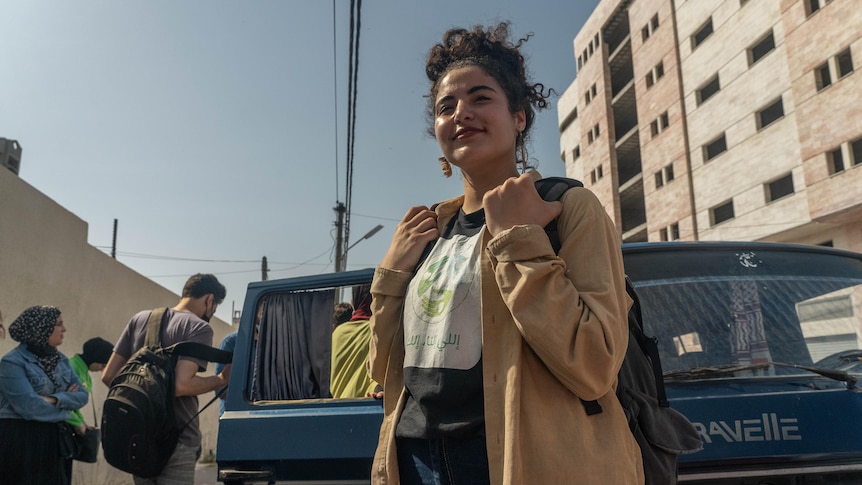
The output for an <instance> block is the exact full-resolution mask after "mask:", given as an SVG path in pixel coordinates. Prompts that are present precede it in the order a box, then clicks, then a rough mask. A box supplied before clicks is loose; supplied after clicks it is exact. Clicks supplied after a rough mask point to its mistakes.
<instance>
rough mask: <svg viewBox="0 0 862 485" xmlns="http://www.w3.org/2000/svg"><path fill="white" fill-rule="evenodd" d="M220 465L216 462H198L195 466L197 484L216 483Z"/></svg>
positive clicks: (212, 484) (207, 484)
mask: <svg viewBox="0 0 862 485" xmlns="http://www.w3.org/2000/svg"><path fill="white" fill-rule="evenodd" d="M217 479H218V467H217V466H216V464H215V463H198V464H197V467H196V468H195V485H216V483H218V481H217Z"/></svg>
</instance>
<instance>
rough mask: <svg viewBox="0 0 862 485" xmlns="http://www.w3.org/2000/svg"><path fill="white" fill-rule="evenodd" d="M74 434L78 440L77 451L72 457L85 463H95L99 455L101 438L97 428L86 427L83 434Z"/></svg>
mask: <svg viewBox="0 0 862 485" xmlns="http://www.w3.org/2000/svg"><path fill="white" fill-rule="evenodd" d="M75 436H76V437H77V440H78V453H76V454H75V455H74V456H73V457H72V458H74V459H76V460H78V461H83V462H85V463H96V460H97V459H98V457H99V441H100V439H101V433H100V432H99V428H87V431H86V432H85V433H84V434H83V435H80V434H76V435H75Z"/></svg>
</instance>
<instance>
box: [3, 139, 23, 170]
mask: <svg viewBox="0 0 862 485" xmlns="http://www.w3.org/2000/svg"><path fill="white" fill-rule="evenodd" d="M22 151H23V149H22V148H21V145H20V144H19V143H18V142H17V141H15V140H9V139H6V138H0V167H3V168H6V169H8V170H10V171H11V172H12V173H14V174H15V175H18V172H19V171H20V170H21V152H22Z"/></svg>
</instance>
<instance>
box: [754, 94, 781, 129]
mask: <svg viewBox="0 0 862 485" xmlns="http://www.w3.org/2000/svg"><path fill="white" fill-rule="evenodd" d="M783 117H784V103H783V102H782V101H781V98H778V99H776V100H775V101H773V102H772V103H770V104H769V105H768V106H766V107H765V108H763V109H762V110H760V111H758V112H757V129H758V130H762V129H763V128H766V127H767V126H769V125H771V124H772V123H775V122H776V121H778V120H780V119H781V118H783Z"/></svg>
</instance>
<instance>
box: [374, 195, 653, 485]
mask: <svg viewBox="0 0 862 485" xmlns="http://www.w3.org/2000/svg"><path fill="white" fill-rule="evenodd" d="M462 202H463V198H462V197H458V198H456V199H451V200H448V201H446V202H443V203H441V204H439V205H438V206H436V208H435V211H436V212H437V215H438V220H437V222H438V226H439V227H440V229H441V231H442V229H443V228H444V227H445V225H446V222H447V221H448V220H449V219H450V218H451V217H453V216H454V215H456V214H457V212H458V209H459V208H460V207H461V204H462ZM561 202H562V203H563V213H562V215H561V216H560V218H559V222H558V227H559V233H560V240H561V241H562V242H563V244H562V248H561V249H560V256H559V257H557V256H556V255H555V254H554V250H553V248H552V247H551V244H550V242H549V240H548V237H547V236H546V234H545V232H544V230H543V228H542V227H539V226H537V225H525V226H516V227H513V228H511V229H509V230H507V231H504V232H502V233H500V234H498V235H497V237H494V238H493V239H491V238H490V234H489V233H488V232H487V230H486V231H485V233H484V236H483V247H485V250H484V251H483V254H482V262H481V281H482V296H481V298H482V373H483V378H484V388H485V389H484V393H485V431H486V436H487V438H486V439H487V446H488V463H489V466H490V478H491V483H492V484H495V485H496V484H539V485H556V484H602V485H606V484H614V485H622V484H642V483H643V481H644V478H643V468H642V464H641V456H640V449H639V448H638V445H637V442H636V441H635V440H634V438H633V436H632V434H631V432H630V430H629V427H628V424H627V422H626V416H625V414H624V412H623V410H622V408H621V406H620V404H619V401H618V400H617V398H616V394H615V388H616V380H617V372H618V370H619V368H620V365H621V363H622V360H623V357H624V356H625V352H626V345H627V342H628V323H627V311H628V308H629V306H630V305H631V300H630V299H629V297H628V295H627V294H626V291H625V280H624V269H623V261H622V253H621V251H620V240H619V236H618V234H617V229H616V228H615V227H614V225H613V223H612V222H611V220H610V218H609V217H608V216H607V214H606V213H605V211H604V209H603V208H602V206H601V204H600V203H599V201H598V199H596V197H595V196H594V195H593V194H592V192H590V191H588V190H586V189H583V188H576V189H572V190H569V191H568V192H567V193H566V194H565V195H564V196H563V198H562V200H561ZM410 277H411V275H410V273H405V272H401V271H393V270H388V269H384V268H379V267H378V268H377V269H376V271H375V275H374V281H373V283H372V287H371V292H372V294H373V295H374V303H373V304H372V315H373V317H372V319H371V329H372V334H371V348H370V354H369V363H368V365H369V371H370V372H371V376H372V378H374V380H376V381H377V382H382V383H383V387H384V398H383V407H384V419H383V424H382V426H381V429H380V439H379V443H378V447H377V452H376V454H375V457H374V465H373V467H372V473H371V481H372V483H375V484H391V485H395V484H398V483H399V477H398V460H397V454H396V451H395V425H396V423H397V422H398V419H399V416H400V414H401V410H402V409H403V406H404V378H403V361H404V333H403V326H402V322H401V312H402V306H403V302H404V296H405V293H406V291H407V285H408V283H409V280H410ZM579 398H582V399H584V400H588V401H589V400H598V401H599V404H600V405H601V406H602V409H603V412H602V413H601V414H597V415H593V416H587V414H586V412H585V410H584V407H583V405H582V403H581V402H580V400H579Z"/></svg>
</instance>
